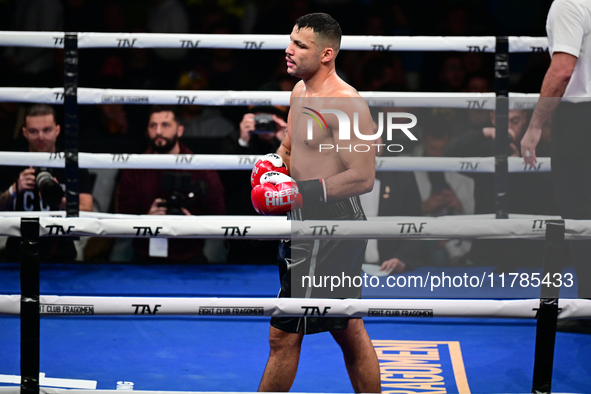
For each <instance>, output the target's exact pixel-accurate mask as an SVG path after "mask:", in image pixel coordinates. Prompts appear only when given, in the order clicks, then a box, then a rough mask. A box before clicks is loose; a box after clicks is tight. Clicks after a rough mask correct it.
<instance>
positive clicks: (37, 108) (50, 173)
mask: <svg viewBox="0 0 591 394" xmlns="http://www.w3.org/2000/svg"><path fill="white" fill-rule="evenodd" d="M22 131H23V136H24V137H25V139H26V140H27V142H28V146H29V152H48V153H54V152H56V141H57V137H58V136H59V134H60V126H59V125H58V124H56V114H55V111H54V109H53V108H52V107H50V106H49V105H45V104H36V105H32V106H31V107H29V108H28V109H27V110H26V112H25V124H24V126H23V129H22ZM1 173H2V176H1V178H2V180H0V190H5V191H4V192H3V193H1V194H0V209H2V210H4V211H29V212H30V211H58V210H64V209H65V206H66V198H65V195H64V190H65V180H66V176H65V170H64V169H63V168H50V169H48V168H33V167H3V169H2V172H1ZM79 190H80V194H79V199H80V210H81V211H92V204H93V202H92V195H91V194H90V193H91V191H92V185H91V182H90V177H89V173H88V170H86V169H80V170H79ZM19 242H20V238H13V237H11V238H9V239H8V241H7V244H6V258H7V259H8V260H12V261H16V260H17V259H18V256H19ZM40 244H41V248H40V249H41V260H42V261H52V262H60V263H63V262H74V261H75V259H76V248H75V247H74V243H73V241H72V239H70V238H67V237H45V238H41V240H40Z"/></svg>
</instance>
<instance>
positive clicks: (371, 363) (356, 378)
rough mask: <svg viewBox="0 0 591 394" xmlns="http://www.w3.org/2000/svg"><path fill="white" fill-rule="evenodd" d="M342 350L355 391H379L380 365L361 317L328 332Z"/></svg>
mask: <svg viewBox="0 0 591 394" xmlns="http://www.w3.org/2000/svg"><path fill="white" fill-rule="evenodd" d="M330 333H331V334H332V336H333V338H334V339H335V341H337V343H338V344H339V346H340V347H341V349H342V350H343V356H344V358H345V365H346V366H347V372H349V378H350V379H351V384H352V385H353V389H354V390H355V392H356V393H380V392H381V391H382V388H381V381H380V365H379V362H378V356H377V355H376V351H375V349H374V347H373V345H372V343H371V340H370V339H369V335H367V331H366V330H365V325H364V324H363V320H361V319H351V320H349V324H348V325H347V328H346V329H344V330H335V331H331V332H330Z"/></svg>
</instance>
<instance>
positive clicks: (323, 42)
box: [285, 13, 342, 78]
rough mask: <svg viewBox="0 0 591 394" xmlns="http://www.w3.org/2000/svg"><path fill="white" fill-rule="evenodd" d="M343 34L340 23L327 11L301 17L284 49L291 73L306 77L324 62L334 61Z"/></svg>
mask: <svg viewBox="0 0 591 394" xmlns="http://www.w3.org/2000/svg"><path fill="white" fill-rule="evenodd" d="M341 35H342V33H341V27H340V26H339V23H338V22H337V21H336V20H334V19H333V18H332V17H331V16H330V15H328V14H323V13H314V14H307V15H304V16H302V17H300V18H298V19H297V20H296V22H295V26H294V27H293V30H292V32H291V35H290V39H291V43H290V44H289V46H288V47H287V49H286V51H285V53H286V58H287V72H288V74H290V75H292V76H295V77H298V78H305V77H306V76H308V75H310V74H313V73H314V72H315V71H316V70H317V69H318V68H319V67H320V65H322V64H330V65H334V60H335V58H336V56H337V54H338V52H339V49H340V47H341Z"/></svg>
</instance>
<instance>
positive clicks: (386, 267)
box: [380, 258, 406, 274]
mask: <svg viewBox="0 0 591 394" xmlns="http://www.w3.org/2000/svg"><path fill="white" fill-rule="evenodd" d="M404 267H406V264H404V263H403V262H402V260H399V259H397V258H393V259H390V260H386V261H384V262H383V263H382V266H381V267H380V271H387V272H389V273H391V274H399V273H401V272H404Z"/></svg>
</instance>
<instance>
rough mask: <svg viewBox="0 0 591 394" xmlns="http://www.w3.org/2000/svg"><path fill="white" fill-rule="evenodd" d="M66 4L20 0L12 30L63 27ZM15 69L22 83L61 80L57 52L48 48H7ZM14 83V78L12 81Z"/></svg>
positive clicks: (53, 0) (51, 84)
mask: <svg viewBox="0 0 591 394" xmlns="http://www.w3.org/2000/svg"><path fill="white" fill-rule="evenodd" d="M63 19H64V17H63V7H62V2H61V1H59V0H19V1H16V2H15V11H14V18H13V26H12V29H13V30H17V31H63V26H64V25H63V23H64V20H63ZM8 51H9V56H10V58H11V60H12V68H13V69H12V70H11V71H12V72H14V73H15V75H17V83H18V84H20V85H22V86H34V87H41V86H48V87H54V84H55V85H57V84H58V83H59V79H58V73H57V67H55V66H56V63H55V56H56V52H55V50H53V49H48V48H33V47H22V48H8ZM11 83H14V80H13V81H11Z"/></svg>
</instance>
